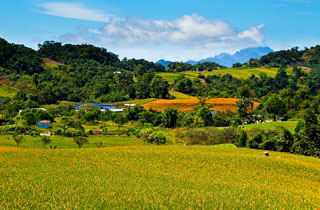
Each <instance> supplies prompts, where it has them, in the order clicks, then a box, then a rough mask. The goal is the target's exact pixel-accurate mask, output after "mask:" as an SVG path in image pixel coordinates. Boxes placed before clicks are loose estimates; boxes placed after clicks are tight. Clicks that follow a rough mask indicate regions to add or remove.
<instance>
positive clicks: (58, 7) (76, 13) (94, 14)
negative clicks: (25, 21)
mask: <svg viewBox="0 0 320 210" xmlns="http://www.w3.org/2000/svg"><path fill="white" fill-rule="evenodd" d="M38 6H39V7H40V8H42V9H43V10H42V11H40V13H43V14H47V15H52V16H58V17H64V18H73V19H80V20H89V21H97V22H109V21H110V19H111V18H112V16H110V15H107V14H104V13H102V12H100V11H97V10H94V9H90V8H86V7H84V6H82V5H81V4H72V3H63V2H47V3H43V4H39V5H38Z"/></svg>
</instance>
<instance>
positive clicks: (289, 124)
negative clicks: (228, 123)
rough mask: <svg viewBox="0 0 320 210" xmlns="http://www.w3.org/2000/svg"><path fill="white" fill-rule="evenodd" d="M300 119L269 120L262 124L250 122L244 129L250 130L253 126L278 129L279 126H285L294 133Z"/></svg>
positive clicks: (263, 128)
mask: <svg viewBox="0 0 320 210" xmlns="http://www.w3.org/2000/svg"><path fill="white" fill-rule="evenodd" d="M297 124H298V121H285V122H269V123H262V124H250V125H245V126H244V130H246V131H248V130H251V129H252V128H258V129H262V130H276V129H277V127H284V128H286V129H288V130H289V131H290V132H291V133H294V129H295V128H296V126H297Z"/></svg>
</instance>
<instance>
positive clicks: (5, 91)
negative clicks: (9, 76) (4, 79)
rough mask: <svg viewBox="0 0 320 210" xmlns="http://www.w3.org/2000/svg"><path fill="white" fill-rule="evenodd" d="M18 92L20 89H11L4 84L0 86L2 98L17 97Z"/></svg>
mask: <svg viewBox="0 0 320 210" xmlns="http://www.w3.org/2000/svg"><path fill="white" fill-rule="evenodd" d="M17 92H18V89H16V88H13V87H9V86H7V85H4V84H0V96H3V97H10V98H11V97H13V96H15V95H16V93H17Z"/></svg>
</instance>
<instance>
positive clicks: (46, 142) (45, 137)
mask: <svg viewBox="0 0 320 210" xmlns="http://www.w3.org/2000/svg"><path fill="white" fill-rule="evenodd" d="M41 142H42V143H43V146H44V147H45V146H46V145H48V144H50V143H51V139H50V138H49V137H47V136H41Z"/></svg>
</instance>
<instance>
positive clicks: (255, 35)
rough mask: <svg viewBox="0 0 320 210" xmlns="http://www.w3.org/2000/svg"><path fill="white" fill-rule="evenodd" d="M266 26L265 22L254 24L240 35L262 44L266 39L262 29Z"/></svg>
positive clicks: (242, 37)
mask: <svg viewBox="0 0 320 210" xmlns="http://www.w3.org/2000/svg"><path fill="white" fill-rule="evenodd" d="M263 28H264V25H263V24H260V25H257V26H254V27H252V28H250V29H248V30H245V31H243V32H241V33H240V34H239V35H238V37H239V38H241V39H249V40H253V41H255V42H256V43H257V44H262V43H263V40H264V36H263V33H262V32H261V30H262V29H263Z"/></svg>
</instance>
